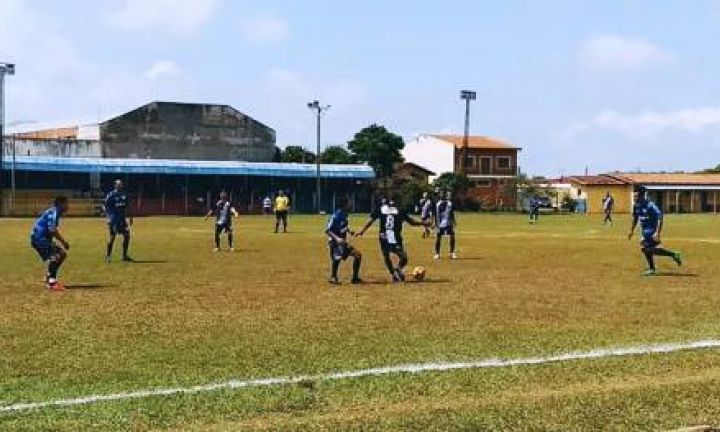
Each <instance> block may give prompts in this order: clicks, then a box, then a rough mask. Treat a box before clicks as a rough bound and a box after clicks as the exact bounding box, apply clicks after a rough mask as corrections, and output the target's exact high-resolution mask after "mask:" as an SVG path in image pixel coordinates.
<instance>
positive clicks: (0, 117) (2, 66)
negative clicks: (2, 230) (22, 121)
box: [0, 62, 15, 215]
mask: <svg viewBox="0 0 720 432" xmlns="http://www.w3.org/2000/svg"><path fill="white" fill-rule="evenodd" d="M5 75H15V65H14V64H12V63H3V62H0V204H2V199H1V198H2V190H3V176H2V167H3V156H4V155H5ZM1 213H2V205H0V215H1Z"/></svg>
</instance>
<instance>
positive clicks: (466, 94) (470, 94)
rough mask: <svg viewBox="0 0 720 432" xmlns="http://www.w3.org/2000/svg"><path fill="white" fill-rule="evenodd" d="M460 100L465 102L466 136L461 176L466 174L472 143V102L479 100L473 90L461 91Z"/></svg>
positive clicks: (464, 138) (464, 137)
mask: <svg viewBox="0 0 720 432" xmlns="http://www.w3.org/2000/svg"><path fill="white" fill-rule="evenodd" d="M460 99H463V100H464V101H465V134H464V135H463V150H462V162H461V163H460V174H465V167H466V166H467V162H468V146H469V141H470V101H474V100H475V99H477V93H476V92H474V91H473V90H461V91H460Z"/></svg>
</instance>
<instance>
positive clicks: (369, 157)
mask: <svg viewBox="0 0 720 432" xmlns="http://www.w3.org/2000/svg"><path fill="white" fill-rule="evenodd" d="M403 148H405V142H404V141H403V139H402V137H401V136H400V135H396V134H394V133H392V132H390V131H388V130H387V129H386V128H385V127H384V126H380V125H377V124H372V125H370V126H368V127H366V128H365V129H363V130H361V131H360V132H358V133H357V134H355V137H354V138H353V139H352V140H351V141H349V142H348V149H349V150H350V152H352V154H353V156H354V157H355V159H356V160H357V161H358V162H363V163H367V164H368V165H370V166H371V167H372V168H373V169H374V170H375V174H376V175H377V176H378V177H380V178H383V177H390V176H391V175H392V174H393V172H394V167H395V164H397V163H400V162H403V161H404V159H403V157H402V154H401V153H400V152H401V151H402V149H403Z"/></svg>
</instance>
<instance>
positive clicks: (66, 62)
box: [0, 0, 192, 123]
mask: <svg viewBox="0 0 720 432" xmlns="http://www.w3.org/2000/svg"><path fill="white" fill-rule="evenodd" d="M64 25H65V24H64V23H63V22H61V21H60V20H59V19H57V18H54V17H52V16H49V15H46V14H45V13H44V12H42V11H41V10H40V9H33V7H32V3H30V2H23V1H18V0H3V7H2V8H0V28H2V29H3V37H2V38H0V58H2V59H3V60H4V61H9V62H15V63H17V65H18V66H17V74H16V75H15V76H12V77H8V79H7V81H6V90H7V105H6V109H7V110H6V112H7V120H8V122H9V123H14V122H28V121H34V122H47V121H54V120H57V119H68V118H81V119H83V120H90V119H100V118H102V117H105V116H107V115H109V114H116V113H117V112H118V111H121V110H126V109H129V108H132V107H133V106H134V105H138V104H141V103H145V102H147V101H148V100H152V99H172V100H179V99H183V98H189V96H191V89H192V85H191V82H190V80H189V79H188V78H186V77H185V76H184V75H182V74H179V75H178V74H176V72H178V71H179V69H176V68H175V67H173V66H172V65H173V63H172V62H167V61H165V63H163V62H158V64H156V65H155V66H157V67H154V68H150V69H149V70H148V71H147V73H148V76H146V75H144V73H143V72H142V71H135V70H134V69H129V68H128V67H126V66H124V65H122V64H115V63H112V62H98V61H96V60H94V59H93V58H91V57H87V56H86V55H84V53H83V52H82V50H80V49H79V48H78V46H77V45H76V44H75V43H74V41H73V40H72V39H70V38H69V37H68V35H67V32H66V31H65V28H64ZM5 36H7V37H5ZM153 69H154V73H153V74H151V73H150V72H153ZM150 75H156V76H157V77H158V78H159V77H160V76H162V78H163V79H152V78H151V77H150Z"/></svg>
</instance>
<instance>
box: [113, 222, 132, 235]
mask: <svg viewBox="0 0 720 432" xmlns="http://www.w3.org/2000/svg"><path fill="white" fill-rule="evenodd" d="M108 231H109V232H110V235H111V236H114V235H118V234H121V235H128V234H130V228H129V227H128V224H127V221H126V220H125V219H124V218H123V219H119V220H111V221H110V222H108Z"/></svg>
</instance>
